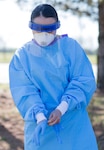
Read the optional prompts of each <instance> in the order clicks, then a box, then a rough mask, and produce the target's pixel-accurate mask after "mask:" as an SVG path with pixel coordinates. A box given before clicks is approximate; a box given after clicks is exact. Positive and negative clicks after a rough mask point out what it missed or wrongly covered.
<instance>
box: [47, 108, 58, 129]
mask: <svg viewBox="0 0 104 150" xmlns="http://www.w3.org/2000/svg"><path fill="white" fill-rule="evenodd" d="M60 119H61V112H60V110H58V109H55V110H54V111H53V112H52V113H51V114H50V116H49V120H48V125H50V126H51V125H54V124H57V123H59V122H60Z"/></svg>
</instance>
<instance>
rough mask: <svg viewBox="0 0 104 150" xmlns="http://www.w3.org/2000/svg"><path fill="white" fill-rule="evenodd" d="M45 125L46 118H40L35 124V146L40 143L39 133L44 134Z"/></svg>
mask: <svg viewBox="0 0 104 150" xmlns="http://www.w3.org/2000/svg"><path fill="white" fill-rule="evenodd" d="M46 126H47V120H42V121H40V122H39V123H38V124H37V126H36V128H35V132H34V139H33V141H34V142H35V144H36V145H37V146H39V145H40V135H42V134H44V132H45V129H46Z"/></svg>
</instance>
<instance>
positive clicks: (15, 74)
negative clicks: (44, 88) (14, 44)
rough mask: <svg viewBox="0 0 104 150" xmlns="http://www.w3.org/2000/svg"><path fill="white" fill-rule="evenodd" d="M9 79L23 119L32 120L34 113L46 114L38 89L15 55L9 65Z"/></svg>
mask: <svg viewBox="0 0 104 150" xmlns="http://www.w3.org/2000/svg"><path fill="white" fill-rule="evenodd" d="M9 81H10V90H11V94H12V97H13V100H14V103H15V105H16V107H17V109H18V110H19V112H20V114H21V116H22V117H23V119H24V120H33V121H34V120H36V118H35V116H36V114H38V113H43V114H44V115H46V114H47V110H46V109H45V106H44V104H43V103H42V100H41V98H40V92H39V89H38V88H37V87H36V86H35V85H34V84H33V83H32V81H31V80H30V78H29V77H28V75H27V74H26V72H25V71H24V68H23V66H22V64H21V62H20V60H19V58H18V57H17V56H16V55H14V57H13V58H12V60H11V62H10V65H9Z"/></svg>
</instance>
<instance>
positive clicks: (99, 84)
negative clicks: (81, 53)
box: [97, 0, 104, 91]
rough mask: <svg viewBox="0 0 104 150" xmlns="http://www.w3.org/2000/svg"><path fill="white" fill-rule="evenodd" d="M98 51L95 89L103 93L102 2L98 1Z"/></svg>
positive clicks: (103, 2)
mask: <svg viewBox="0 0 104 150" xmlns="http://www.w3.org/2000/svg"><path fill="white" fill-rule="evenodd" d="M98 7H99V38H98V41H99V49H98V59H97V60H98V74H97V79H98V80H97V87H98V89H99V90H100V91H104V0H102V1H101V0H99V6H98Z"/></svg>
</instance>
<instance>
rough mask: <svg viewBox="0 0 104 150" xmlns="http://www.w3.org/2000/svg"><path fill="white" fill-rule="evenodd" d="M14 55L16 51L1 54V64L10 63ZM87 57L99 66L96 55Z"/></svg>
mask: <svg viewBox="0 0 104 150" xmlns="http://www.w3.org/2000/svg"><path fill="white" fill-rule="evenodd" d="M13 54H14V51H13V52H0V63H8V62H10V60H11V58H12V56H13ZM87 56H88V58H89V60H90V62H91V63H92V64H97V56H96V55H87Z"/></svg>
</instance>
